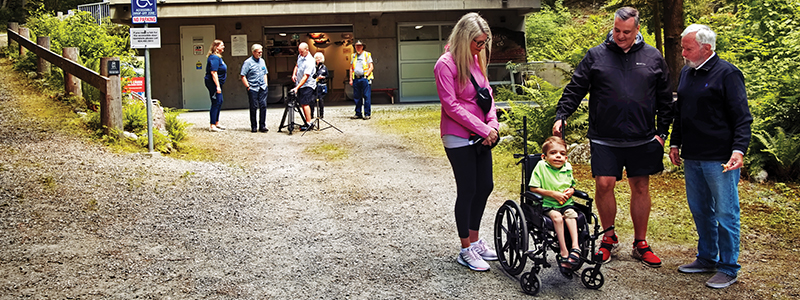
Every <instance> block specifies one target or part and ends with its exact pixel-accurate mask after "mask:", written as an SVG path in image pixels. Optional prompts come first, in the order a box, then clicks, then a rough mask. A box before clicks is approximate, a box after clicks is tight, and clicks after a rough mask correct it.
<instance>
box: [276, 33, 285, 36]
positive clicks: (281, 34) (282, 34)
mask: <svg viewBox="0 0 800 300" xmlns="http://www.w3.org/2000/svg"><path fill="white" fill-rule="evenodd" d="M278 35H280V36H286V32H281V33H278Z"/></svg>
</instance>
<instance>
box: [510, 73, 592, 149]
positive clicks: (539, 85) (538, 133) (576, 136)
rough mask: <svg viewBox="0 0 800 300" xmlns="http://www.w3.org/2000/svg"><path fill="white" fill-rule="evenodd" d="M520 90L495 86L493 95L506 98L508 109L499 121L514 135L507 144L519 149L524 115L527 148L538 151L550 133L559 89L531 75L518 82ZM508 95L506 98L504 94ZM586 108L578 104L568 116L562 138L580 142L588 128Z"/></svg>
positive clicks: (558, 97)
mask: <svg viewBox="0 0 800 300" xmlns="http://www.w3.org/2000/svg"><path fill="white" fill-rule="evenodd" d="M517 87H518V88H519V89H521V90H522V91H523V94H522V95H517V94H516V93H514V92H513V91H511V89H510V88H507V87H501V88H499V89H498V93H497V94H496V96H495V97H496V99H500V100H501V101H502V100H509V105H510V107H511V109H510V110H509V111H508V112H507V113H505V114H504V115H503V117H502V118H501V121H502V122H504V123H506V125H508V127H509V129H510V130H511V133H512V134H514V135H515V136H518V137H520V138H517V139H515V140H514V142H513V143H511V144H510V145H509V146H506V147H511V148H516V149H521V147H522V146H523V145H522V138H521V136H522V133H523V128H524V126H523V118H525V117H527V129H528V130H527V131H528V136H527V140H528V147H529V150H530V151H539V150H541V149H540V145H541V144H542V143H543V142H544V140H545V139H547V138H548V137H550V136H551V135H552V131H553V123H554V121H555V116H556V104H557V103H558V100H559V99H560V98H561V94H562V89H559V88H556V87H554V86H552V85H551V84H549V83H547V82H546V81H544V80H542V79H541V78H539V77H535V76H534V77H532V78H530V79H529V80H527V81H526V82H525V84H524V85H520V86H517ZM504 97H507V98H504ZM587 112H588V108H587V107H586V105H581V106H580V107H579V109H578V110H577V111H576V112H575V113H573V114H572V116H570V118H569V120H567V123H568V130H567V133H569V136H566V137H565V138H566V139H567V140H568V141H571V142H582V141H583V140H585V137H586V130H587V129H588V113H587Z"/></svg>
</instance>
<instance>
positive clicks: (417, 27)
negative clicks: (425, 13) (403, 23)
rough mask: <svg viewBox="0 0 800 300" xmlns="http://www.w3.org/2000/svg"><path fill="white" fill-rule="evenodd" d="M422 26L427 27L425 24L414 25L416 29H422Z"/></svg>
mask: <svg viewBox="0 0 800 300" xmlns="http://www.w3.org/2000/svg"><path fill="white" fill-rule="evenodd" d="M422 27H425V26H422V25H417V26H414V29H422Z"/></svg>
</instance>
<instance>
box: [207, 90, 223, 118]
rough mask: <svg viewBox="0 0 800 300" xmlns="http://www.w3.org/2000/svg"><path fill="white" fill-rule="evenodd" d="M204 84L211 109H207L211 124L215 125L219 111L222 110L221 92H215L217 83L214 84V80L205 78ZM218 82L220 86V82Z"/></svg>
mask: <svg viewBox="0 0 800 300" xmlns="http://www.w3.org/2000/svg"><path fill="white" fill-rule="evenodd" d="M205 84H206V89H208V96H209V97H210V98H211V109H210V110H209V115H210V117H211V125H215V124H217V122H219V111H220V110H222V94H221V93H220V94H217V85H215V84H214V81H212V80H209V79H206V80H205ZM219 84H220V86H222V82H220V83H219Z"/></svg>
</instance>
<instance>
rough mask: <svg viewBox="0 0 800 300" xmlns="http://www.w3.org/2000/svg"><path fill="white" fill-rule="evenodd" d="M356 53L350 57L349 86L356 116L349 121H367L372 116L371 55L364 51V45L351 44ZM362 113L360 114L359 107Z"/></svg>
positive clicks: (357, 42) (358, 43) (358, 42)
mask: <svg viewBox="0 0 800 300" xmlns="http://www.w3.org/2000/svg"><path fill="white" fill-rule="evenodd" d="M353 48H355V50H356V52H355V53H353V54H352V55H351V56H350V85H351V86H353V98H354V99H355V100H356V115H355V116H353V117H351V119H362V118H363V119H364V120H369V119H370V116H371V115H372V109H371V108H372V99H371V98H372V87H371V86H372V79H373V78H374V76H373V74H372V70H373V66H372V53H369V52H367V51H364V48H365V46H364V43H363V42H361V41H356V43H355V44H353ZM362 103H363V105H364V113H363V114H362V113H361V105H362Z"/></svg>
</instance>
